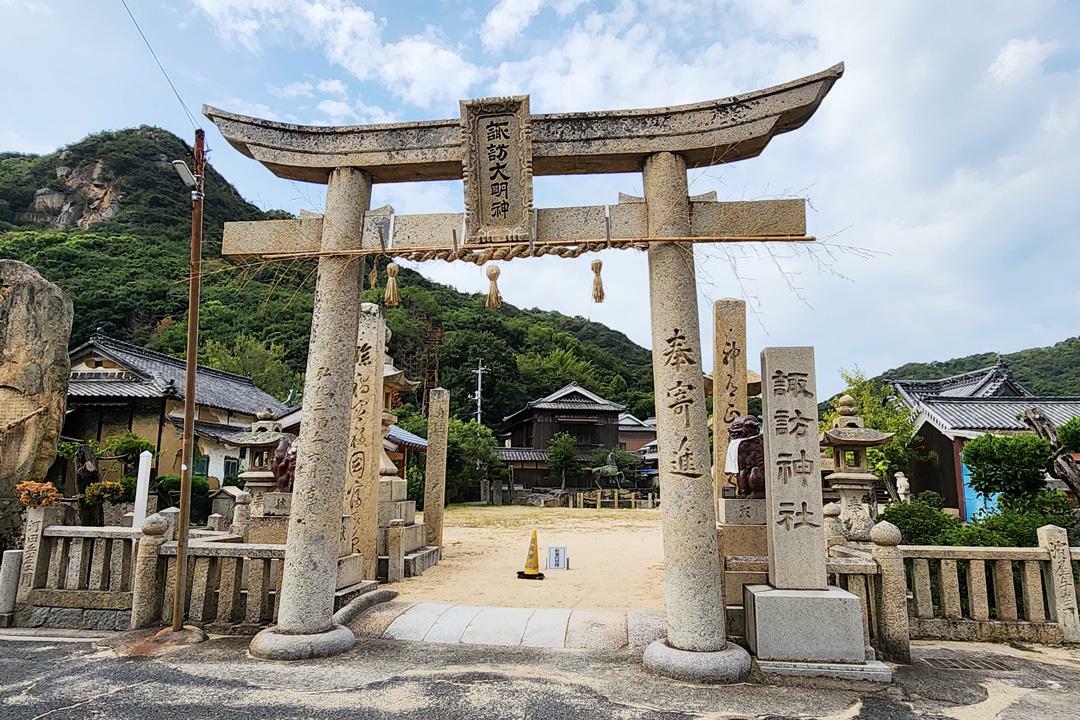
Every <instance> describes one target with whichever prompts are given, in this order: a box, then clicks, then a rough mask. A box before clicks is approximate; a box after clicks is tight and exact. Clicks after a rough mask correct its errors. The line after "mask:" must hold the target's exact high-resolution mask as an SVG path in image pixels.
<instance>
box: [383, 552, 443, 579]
mask: <svg viewBox="0 0 1080 720" xmlns="http://www.w3.org/2000/svg"><path fill="white" fill-rule="evenodd" d="M438 562H439V548H437V547H435V546H434V545H428V546H426V547H422V548H420V549H419V550H416V551H414V552H411V553H406V554H405V577H416V576H417V575H420V574H422V573H423V572H424V571H425V570H427V569H428V568H430V567H432V566H434V565H435V564H436V563H438ZM389 565H390V558H389V556H387V555H380V556H379V570H378V576H379V577H380V578H385V577H386V573H387V569H388V567H389Z"/></svg>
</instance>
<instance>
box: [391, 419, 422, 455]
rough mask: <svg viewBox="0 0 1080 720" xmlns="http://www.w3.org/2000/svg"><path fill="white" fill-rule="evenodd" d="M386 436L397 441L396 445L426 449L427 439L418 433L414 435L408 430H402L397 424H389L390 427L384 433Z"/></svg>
mask: <svg viewBox="0 0 1080 720" xmlns="http://www.w3.org/2000/svg"><path fill="white" fill-rule="evenodd" d="M386 437H387V439H389V440H392V441H393V442H395V443H397V444H398V445H404V446H405V447H407V448H412V449H413V450H427V446H428V441H427V440H425V439H424V438H422V437H420V436H419V435H414V434H413V433H411V432H409V431H408V430H402V429H401V428H399V427H398V426H397V425H391V426H390V429H389V430H388V431H387V433H386Z"/></svg>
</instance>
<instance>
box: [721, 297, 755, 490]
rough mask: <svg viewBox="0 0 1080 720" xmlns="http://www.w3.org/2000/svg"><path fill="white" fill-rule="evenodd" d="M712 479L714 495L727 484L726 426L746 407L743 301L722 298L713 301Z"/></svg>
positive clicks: (728, 437)
mask: <svg viewBox="0 0 1080 720" xmlns="http://www.w3.org/2000/svg"><path fill="white" fill-rule="evenodd" d="M712 377H713V482H714V483H715V487H716V497H718V498H719V497H723V491H724V486H725V485H726V484H727V473H726V472H725V470H724V461H725V459H726V458H727V448H728V441H729V440H730V439H731V436H730V435H728V428H730V427H731V423H733V422H735V418H737V417H740V416H742V415H745V414H746V412H747V410H746V303H745V302H744V301H742V300H736V299H735V298H722V299H720V300H717V301H716V302H715V303H714V304H713V372H712Z"/></svg>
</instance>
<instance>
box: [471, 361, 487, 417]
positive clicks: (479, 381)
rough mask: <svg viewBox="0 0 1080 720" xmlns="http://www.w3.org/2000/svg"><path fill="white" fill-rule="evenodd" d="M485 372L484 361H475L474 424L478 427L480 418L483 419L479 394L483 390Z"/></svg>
mask: <svg viewBox="0 0 1080 720" xmlns="http://www.w3.org/2000/svg"><path fill="white" fill-rule="evenodd" d="M485 370H487V368H486V367H484V360H483V359H482V358H481V359H480V360H477V361H476V369H475V370H473V373H475V374H476V395H475V396H474V399H475V400H476V423H477V424H478V425H479V424H480V423H481V421H482V418H483V411H482V408H481V397H480V394H481V392H483V389H484V371H485Z"/></svg>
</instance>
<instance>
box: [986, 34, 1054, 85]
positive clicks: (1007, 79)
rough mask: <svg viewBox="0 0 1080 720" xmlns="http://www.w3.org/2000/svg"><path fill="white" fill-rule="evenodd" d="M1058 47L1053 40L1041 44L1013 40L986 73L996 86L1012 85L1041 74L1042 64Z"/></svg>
mask: <svg viewBox="0 0 1080 720" xmlns="http://www.w3.org/2000/svg"><path fill="white" fill-rule="evenodd" d="M1059 47H1061V43H1059V42H1057V41H1054V40H1051V41H1048V42H1042V41H1040V40H1038V39H1036V38H1030V39H1028V40H1020V39H1018V38H1013V39H1012V40H1009V42H1007V43H1005V46H1004V47H1003V48H1001V52H999V53H998V56H997V58H996V59H995V60H994V62H993V64H991V65H990V67H989V68H987V71H986V72H987V74H989V75H990V78H991V79H992V80H993V81H994V82H996V83H997V84H999V85H1012V84H1014V83H1017V82H1019V81H1021V80H1024V79H1025V78H1028V77H1030V76H1031V75H1034V74H1035V73H1038V72H1042V67H1043V63H1045V62H1046V60H1047V58H1049V57H1050V56H1051V55H1052V54H1053V53H1054V51H1055V50H1057V49H1058V48H1059Z"/></svg>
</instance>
